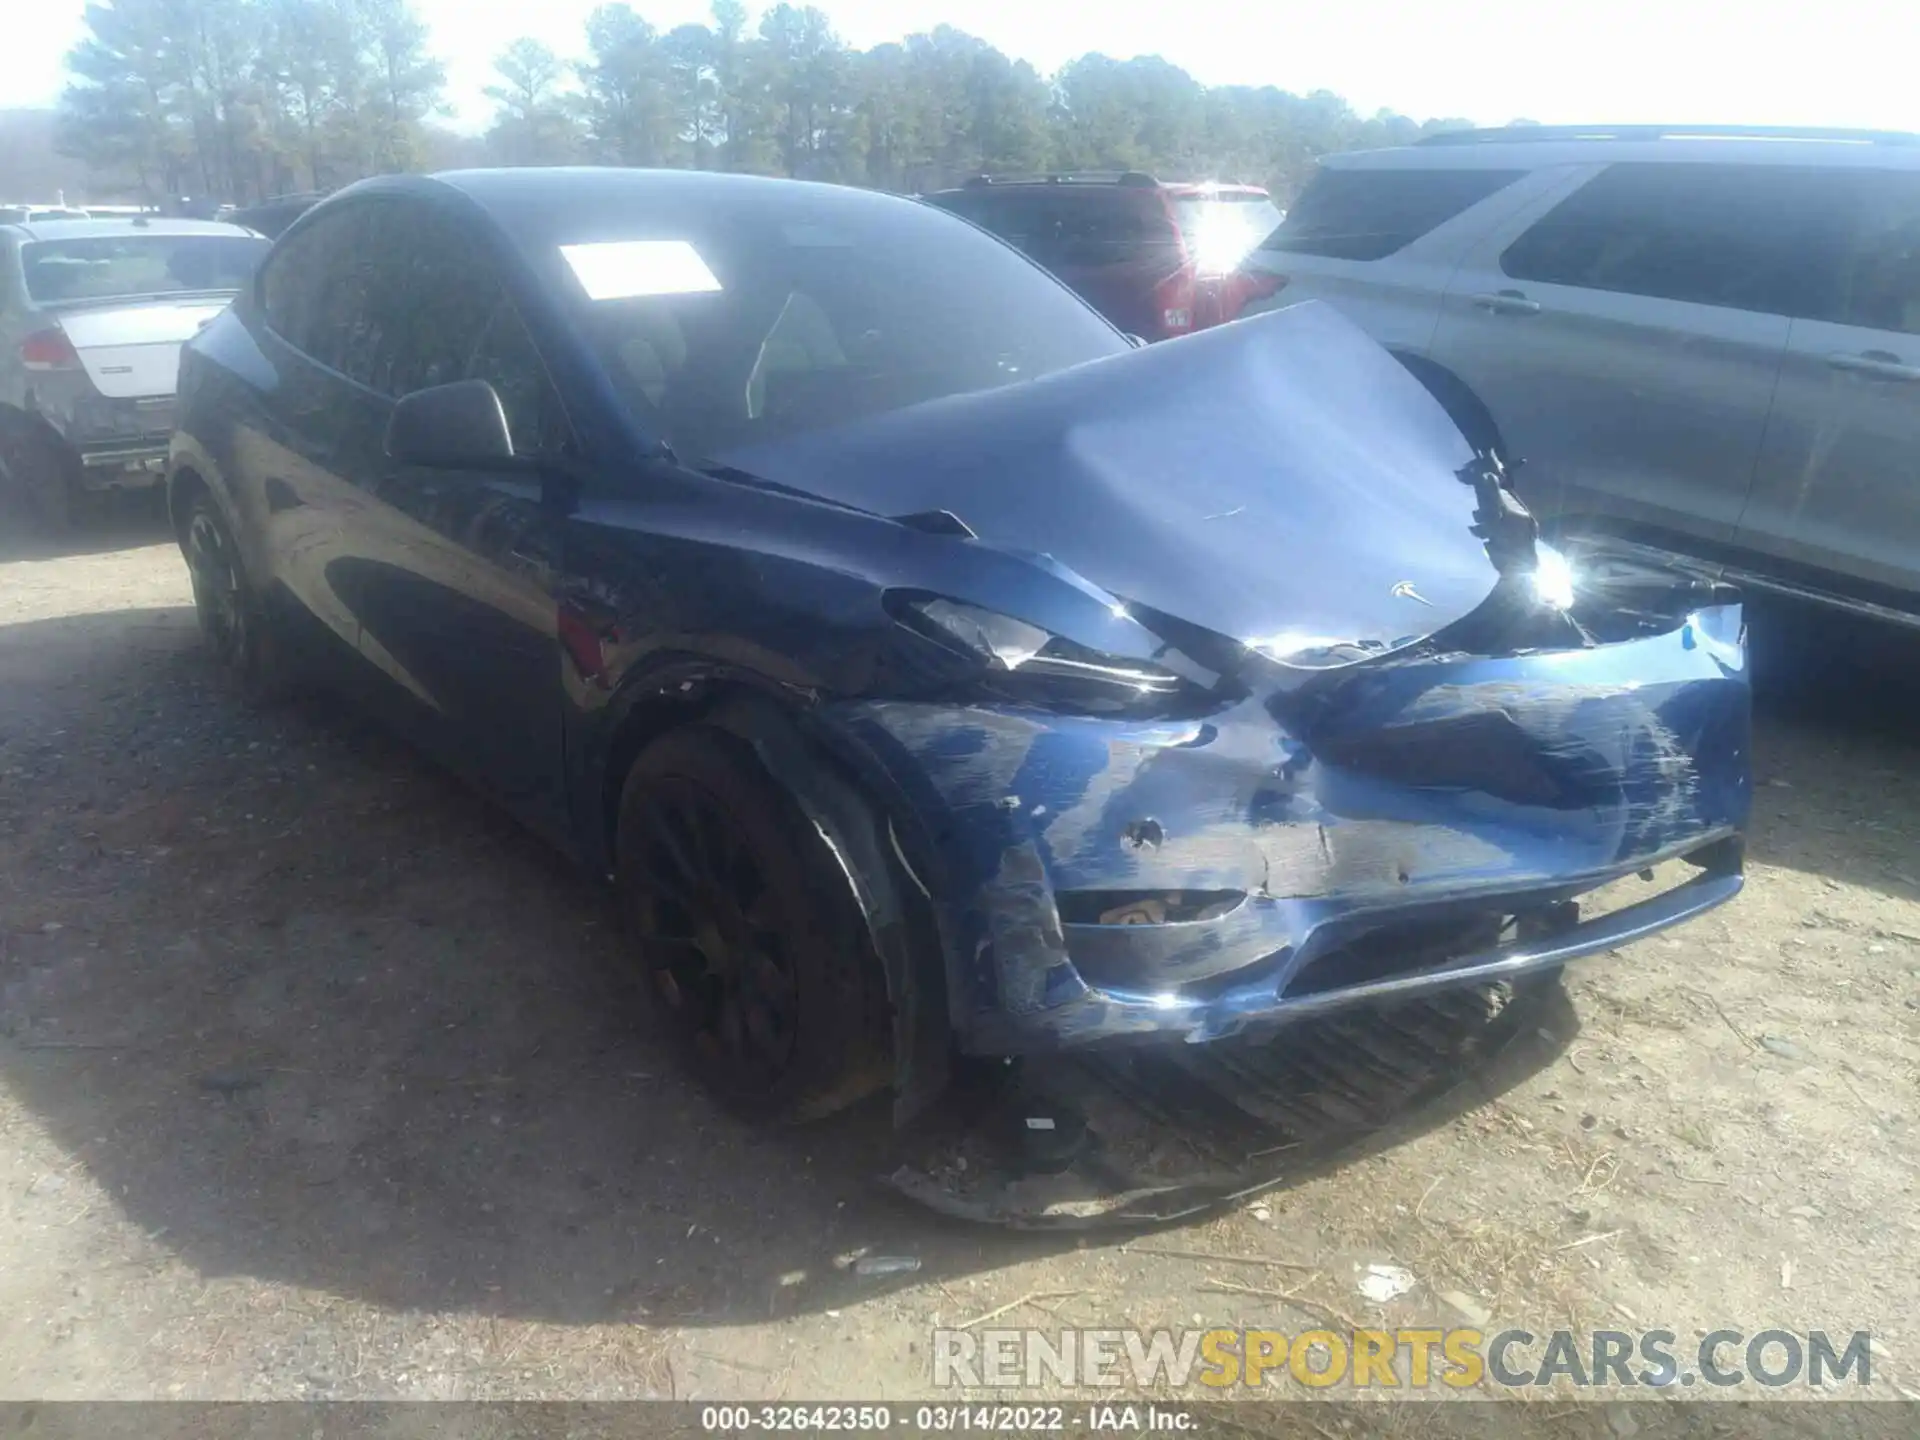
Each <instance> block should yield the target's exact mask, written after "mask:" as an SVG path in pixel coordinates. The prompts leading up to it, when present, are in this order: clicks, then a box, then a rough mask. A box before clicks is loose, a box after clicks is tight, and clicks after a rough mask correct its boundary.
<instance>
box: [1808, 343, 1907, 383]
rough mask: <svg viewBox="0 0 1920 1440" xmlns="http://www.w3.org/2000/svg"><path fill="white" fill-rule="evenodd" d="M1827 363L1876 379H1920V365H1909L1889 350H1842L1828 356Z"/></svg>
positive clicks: (1838, 368)
mask: <svg viewBox="0 0 1920 1440" xmlns="http://www.w3.org/2000/svg"><path fill="white" fill-rule="evenodd" d="M1827 364H1829V365H1831V366H1832V367H1833V368H1834V369H1836V370H1847V371H1851V372H1852V373H1853V374H1855V375H1871V376H1873V377H1874V378H1875V379H1876V380H1920V365H1908V364H1906V363H1905V362H1904V361H1902V360H1901V358H1900V357H1899V356H1898V355H1895V354H1893V353H1892V352H1891V351H1889V350H1862V351H1861V352H1860V353H1859V354H1857V355H1853V354H1848V353H1847V352H1845V351H1842V352H1841V353H1839V354H1837V355H1829V356H1827Z"/></svg>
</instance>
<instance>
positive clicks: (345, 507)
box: [228, 203, 378, 680]
mask: <svg viewBox="0 0 1920 1440" xmlns="http://www.w3.org/2000/svg"><path fill="white" fill-rule="evenodd" d="M374 218H375V211H374V207H373V206H372V205H371V204H369V203H361V204H358V205H346V206H343V207H340V208H338V209H336V210H334V211H332V212H331V213H329V214H326V215H323V216H319V217H316V219H315V223H314V224H313V225H311V226H309V227H308V228H306V229H304V230H302V231H301V232H300V233H299V234H298V235H295V236H292V237H290V238H289V239H288V240H287V241H286V242H285V243H284V244H282V245H280V246H278V247H276V248H275V250H274V251H273V253H272V254H271V255H270V256H269V257H268V259H267V261H266V264H265V266H264V267H263V268H262V271H261V274H260V279H259V282H258V285H259V288H258V290H257V292H256V294H257V297H258V305H257V307H256V311H255V314H254V316H253V317H252V319H251V321H250V329H251V331H252V334H253V339H254V341H255V343H256V344H257V345H258V346H259V348H260V351H261V355H262V358H263V359H265V361H266V362H267V368H268V370H269V371H270V372H271V374H272V377H273V379H272V383H271V384H269V385H266V386H262V387H258V388H256V389H255V390H254V391H253V393H252V395H251V403H250V405H249V406H248V407H247V410H246V413H243V414H242V415H240V416H239V417H238V421H237V423H236V425H235V428H234V432H233V457H232V463H231V465H230V467H229V469H230V473H229V476H228V478H229V481H230V484H231V486H232V488H233V491H234V499H235V502H236V504H238V505H239V506H240V508H241V510H242V513H243V514H244V515H245V516H246V517H247V521H248V523H247V526H246V529H247V530H248V531H250V532H251V533H252V534H254V535H257V536H259V537H260V541H261V548H262V551H263V553H262V554H261V555H260V556H258V557H256V561H257V566H258V570H259V573H261V574H262V575H263V576H265V577H266V578H267V581H268V589H269V595H270V597H271V603H273V604H274V607H275V613H276V616H277V617H278V618H280V619H281V620H283V621H284V624H285V629H286V633H288V634H289V635H290V636H291V637H292V638H293V640H294V643H295V644H297V645H299V646H300V648H301V649H302V651H303V652H304V653H305V654H306V655H307V656H308V657H309V659H310V660H311V661H312V662H313V663H315V664H318V665H321V666H324V667H325V669H326V671H327V673H328V674H329V675H330V676H332V677H334V678H338V679H344V680H353V679H357V677H358V671H359V652H360V620H359V614H358V608H357V605H356V604H355V596H354V593H353V580H354V578H355V577H354V572H353V570H352V568H351V566H350V565H349V564H348V563H347V562H348V554H347V550H346V546H345V542H344V538H343V537H344V534H345V531H346V528H347V527H348V526H349V525H350V524H351V523H352V517H353V514H354V512H355V511H356V510H357V509H358V508H359V507H360V505H361V492H360V491H359V490H358V489H357V487H356V486H355V484H354V476H355V474H356V473H357V471H358V469H359V467H360V465H361V464H362V463H363V462H364V459H365V452H366V448H367V446H368V444H369V437H370V432H372V433H375V434H377V430H376V427H377V425H378V415H377V414H376V413H375V412H374V409H373V404H372V402H373V397H372V396H371V395H370V394H369V393H368V392H367V391H366V389H365V388H364V387H363V386H360V385H358V384H356V383H355V382H354V381H353V380H352V379H351V378H350V377H349V376H348V375H347V374H346V373H345V372H344V371H343V369H342V367H343V366H346V365H350V364H351V363H352V360H351V356H352V353H353V351H354V350H355V348H356V342H357V341H358V340H359V339H360V338H361V337H363V336H364V334H365V332H366V329H367V327H368V325H369V323H370V318H371V317H370V315H369V303H370V300H371V296H370V293H369V291H368V288H367V283H366V281H367V276H366V268H365V264H364V260H365V258H366V256H367V255H368V254H369V253H370V252H369V245H370V242H371V238H372V233H373V224H374Z"/></svg>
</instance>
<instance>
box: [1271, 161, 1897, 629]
mask: <svg viewBox="0 0 1920 1440" xmlns="http://www.w3.org/2000/svg"><path fill="white" fill-rule="evenodd" d="M1246 268H1247V269H1249V270H1251V271H1254V272H1256V273H1257V274H1258V275H1259V276H1260V277H1261V278H1262V280H1263V281H1264V283H1265V284H1268V285H1273V284H1277V285H1278V289H1277V290H1276V291H1275V292H1274V293H1273V294H1272V295H1271V296H1270V297H1269V298H1267V299H1264V300H1262V301H1259V302H1256V304H1255V305H1254V306H1253V307H1251V309H1252V310H1262V309H1272V308H1275V307H1277V306H1281V305H1287V304H1293V303H1296V302H1298V301H1301V300H1306V299H1323V300H1326V301H1329V302H1330V303H1332V304H1333V305H1334V306H1336V307H1337V308H1338V309H1340V310H1341V311H1343V312H1345V313H1346V314H1347V315H1348V316H1349V317H1350V318H1352V319H1353V320H1355V321H1357V322H1358V323H1359V324H1360V325H1362V326H1363V327H1364V328H1365V329H1366V330H1367V331H1368V332H1369V333H1371V334H1372V335H1373V336H1374V338H1375V339H1377V340H1379V341H1381V342H1382V343H1383V344H1385V345H1386V346H1387V347H1388V348H1389V349H1391V350H1393V351H1394V353H1395V354H1396V355H1398V356H1399V358H1400V359H1401V361H1402V363H1404V364H1406V365H1407V366H1408V367H1409V368H1410V369H1412V370H1413V371H1414V373H1415V374H1417V375H1419V376H1420V378H1421V379H1422V380H1424V381H1425V382H1426V383H1427V386H1428V388H1429V389H1431V390H1432V391H1433V392H1434V394H1435V395H1436V396H1437V397H1439V399H1440V400H1441V401H1442V403H1443V404H1445V405H1446V406H1447V408H1448V409H1449V410H1450V411H1451V412H1452V413H1453V415H1454V418H1455V419H1456V420H1457V421H1458V422H1459V423H1460V425H1461V427H1462V428H1463V429H1464V430H1465V431H1466V432H1467V434H1468V436H1469V438H1470V439H1473V440H1474V441H1476V443H1479V444H1482V445H1484V446H1487V447H1490V448H1493V449H1496V450H1498V451H1500V452H1502V453H1503V455H1504V456H1505V457H1506V458H1507V459H1508V460H1509V462H1512V461H1519V462H1521V464H1520V468H1519V470H1518V472H1517V477H1516V486H1517V488H1518V489H1519V491H1520V493H1521V495H1522V496H1523V497H1524V498H1525V499H1526V500H1527V502H1528V503H1529V505H1531V506H1532V507H1533V508H1534V510H1535V511H1536V512H1537V513H1538V514H1539V515H1540V516H1541V518H1542V520H1543V522H1544V523H1545V524H1546V525H1547V527H1548V528H1549V529H1550V530H1552V531H1556V532H1558V533H1560V534H1561V535H1562V536H1563V537H1565V538H1566V540H1567V543H1568V544H1569V545H1577V544H1579V543H1581V542H1582V541H1583V540H1584V543H1586V544H1588V545H1595V544H1598V543H1605V544H1608V545H1611V546H1619V547H1622V548H1626V549H1629V550H1631V549H1634V548H1637V547H1650V548H1652V549H1655V550H1658V551H1662V552H1668V553H1673V552H1678V553H1681V554H1685V555H1689V556H1692V557H1695V558H1697V559H1704V560H1707V561H1711V562H1713V563H1715V564H1716V565H1718V566H1720V567H1722V569H1723V571H1724V573H1726V574H1727V575H1728V577H1729V578H1731V579H1734V580H1736V581H1738V582H1740V583H1743V584H1747V585H1751V586H1755V587H1757V588H1761V589H1773V590H1783V591H1787V592H1790V593H1795V594H1800V595H1805V596H1809V597H1811V598H1816V599H1819V600H1822V601H1825V602H1828V603H1832V604H1836V605H1841V606H1844V607H1846V608H1849V609H1853V610H1860V611H1866V612H1869V613H1878V614H1883V615H1886V616H1888V617H1889V618H1896V619H1901V620H1904V621H1906V622H1908V623H1920V137H1915V136H1911V135H1903V134H1885V133H1878V132H1861V131H1833V130H1817V131H1816V130H1777V129H1776V130H1754V129H1739V130H1732V129H1725V128H1715V127H1692V128H1684V129H1683V128H1680V127H1653V126H1634V127H1612V128H1605V127H1589V128H1580V127H1567V126H1525V127H1513V128H1510V129H1505V130H1470V131H1460V132H1454V133H1445V134H1438V135H1434V136H1432V137H1430V138H1428V139H1426V140H1423V141H1421V142H1420V143H1419V144H1416V145H1412V146H1407V147H1404V148H1401V149H1394V150H1377V151H1369V152H1365V153H1361V154H1353V155H1341V156H1334V157H1330V158H1328V159H1327V160H1325V161H1324V162H1322V165H1321V168H1320V170H1319V172H1318V173H1317V175H1316V176H1315V177H1314V179H1313V180H1312V181H1311V182H1310V183H1309V184H1308V186H1307V188H1306V189H1305V191H1304V192H1303V193H1302V194H1301V196H1300V197H1299V199H1298V201H1297V202H1296V203H1295V205H1294V206H1293V208H1292V210H1291V211H1290V212H1289V213H1288V215H1287V219H1286V223H1285V224H1283V225H1281V226H1280V228H1279V229H1277V230H1276V231H1274V232H1273V234H1272V235H1271V236H1269V237H1268V239H1267V240H1266V241H1265V242H1264V244H1263V245H1262V247H1261V248H1260V250H1259V251H1257V252H1256V253H1255V255H1254V257H1253V258H1252V259H1251V260H1250V261H1249V262H1248V264H1247V266H1246Z"/></svg>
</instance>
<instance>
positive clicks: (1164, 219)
mask: <svg viewBox="0 0 1920 1440" xmlns="http://www.w3.org/2000/svg"><path fill="white" fill-rule="evenodd" d="M938 203H939V204H940V206H941V207H942V208H943V209H947V210H951V211H953V212H954V214H956V215H964V216H965V217H966V218H967V219H969V220H971V221H973V223H974V224H976V225H978V226H979V227H980V228H981V229H983V230H990V231H992V232H993V233H994V234H995V235H998V236H999V237H1000V238H1001V239H1002V240H1005V241H1006V242H1007V243H1008V244H1010V245H1012V246H1013V247H1014V248H1015V249H1016V250H1020V251H1023V252H1024V253H1025V254H1027V255H1030V256H1032V257H1033V259H1034V260H1036V261H1038V262H1039V263H1040V264H1042V265H1045V266H1047V267H1048V268H1050V269H1055V268H1059V267H1062V266H1065V267H1069V268H1079V269H1092V268H1098V267H1100V266H1104V265H1124V264H1128V263H1131V262H1134V261H1139V260H1147V259H1160V258H1163V257H1165V256H1167V255H1169V254H1170V253H1171V254H1173V255H1176V256H1177V255H1178V253H1179V249H1180V232H1179V231H1178V230H1177V229H1175V228H1174V223H1173V219H1172V217H1171V216H1170V215H1169V214H1168V213H1167V209H1166V205H1165V204H1164V202H1162V200H1161V198H1160V196H1159V194H1158V193H1157V192H1155V191H1151V190H1146V189H1137V190H1136V189H1127V188H1123V187H1119V186H1096V185H1083V186H1073V185H1044V186H1043V185H1031V186H1021V187H1019V188H1017V189H1015V188H1009V189H1005V190H995V189H992V188H990V187H986V186H982V187H981V188H980V189H978V190H963V191H958V192H955V193H954V194H951V195H943V196H940V197H939V200H938Z"/></svg>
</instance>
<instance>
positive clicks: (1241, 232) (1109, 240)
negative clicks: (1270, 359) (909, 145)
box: [926, 170, 1281, 340]
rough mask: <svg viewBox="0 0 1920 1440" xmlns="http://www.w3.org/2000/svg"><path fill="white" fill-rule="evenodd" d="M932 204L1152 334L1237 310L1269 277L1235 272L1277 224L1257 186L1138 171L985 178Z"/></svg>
mask: <svg viewBox="0 0 1920 1440" xmlns="http://www.w3.org/2000/svg"><path fill="white" fill-rule="evenodd" d="M926 199H927V202H928V203H929V204H932V205H938V206H939V207H940V208H941V209H943V210H951V211H952V212H953V213H954V214H956V215H962V216H965V217H966V218H967V219H969V220H971V221H973V222H974V224H976V225H978V226H980V227H981V228H982V229H985V230H990V231H992V232H993V233H994V234H995V235H998V236H999V237H1000V238H1001V239H1003V240H1005V241H1007V242H1008V243H1009V244H1011V245H1013V246H1015V247H1016V248H1018V249H1019V250H1021V251H1024V252H1025V253H1026V254H1027V255H1028V256H1029V257H1031V258H1032V259H1033V260H1035V261H1036V262H1038V263H1039V264H1041V265H1044V266H1045V267H1046V268H1047V269H1049V270H1051V271H1052V272H1053V273H1054V274H1055V275H1057V276H1059V277H1060V279H1061V280H1062V281H1064V282H1065V283H1066V284H1068V285H1070V286H1072V287H1073V289H1074V290H1076V291H1078V292H1079V293H1080V295H1081V296H1082V297H1083V298H1084V299H1085V300H1086V301H1087V303H1089V304H1090V305H1092V306H1093V307H1094V308H1095V309H1096V310H1098V311H1099V312H1100V313H1101V314H1102V315H1105V316H1106V317H1107V318H1108V319H1109V320H1111V321H1112V322H1113V323H1114V324H1115V325H1118V326H1119V327H1120V328H1121V329H1122V330H1125V331H1127V332H1128V333H1130V334H1134V335H1138V336H1141V337H1142V338H1143V339H1147V340H1166V339H1169V338H1171V337H1173V336H1175V335H1185V334H1187V333H1188V332H1189V331H1193V330H1204V329H1205V328H1206V327H1207V326H1209V325H1218V324H1221V323H1223V322H1224V321H1228V320H1231V319H1233V318H1234V317H1235V316H1237V315H1238V314H1239V313H1240V310H1241V307H1243V306H1244V305H1246V303H1247V302H1248V301H1249V300H1250V299H1252V298H1254V297H1255V296H1256V295H1258V294H1260V293H1262V291H1261V289H1260V287H1261V286H1262V285H1263V284H1265V283H1267V282H1266V279H1265V277H1262V276H1257V275H1256V276H1248V275H1241V274H1238V273H1236V270H1235V267H1236V266H1237V265H1238V264H1239V263H1240V260H1241V258H1242V257H1243V256H1245V255H1246V254H1247V253H1248V252H1249V251H1250V250H1252V249H1253V248H1254V247H1255V246H1256V245H1258V244H1259V243H1260V242H1261V241H1262V240H1264V239H1266V237H1267V235H1268V234H1269V233H1271V232H1272V230H1273V229H1274V227H1275V226H1277V225H1278V224H1279V223H1280V220H1281V214H1280V211H1279V210H1278V209H1276V208H1275V207H1274V203H1273V200H1272V197H1270V196H1269V195H1268V194H1267V192H1266V191H1265V190H1262V189H1260V188H1259V187H1258V186H1254V185H1212V184H1184V183H1170V182H1162V181H1159V180H1156V179H1154V178H1153V176H1151V175H1145V174H1142V173H1140V172H1139V171H1135V170H1129V171H1124V172H1119V173H1107V174H1074V175H1045V176H1041V177H1038V178H1020V179H1009V178H1002V177H999V176H991V175H982V176H979V177H978V178H976V179H973V180H969V181H968V182H967V183H966V184H965V185H963V186H962V187H960V188H959V189H958V190H943V191H940V192H939V193H937V194H933V195H929V196H927V197H926ZM1273 288H1277V287H1273Z"/></svg>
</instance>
